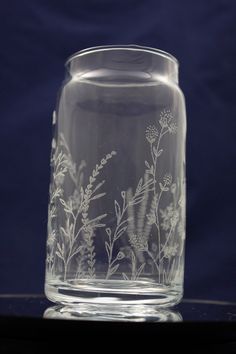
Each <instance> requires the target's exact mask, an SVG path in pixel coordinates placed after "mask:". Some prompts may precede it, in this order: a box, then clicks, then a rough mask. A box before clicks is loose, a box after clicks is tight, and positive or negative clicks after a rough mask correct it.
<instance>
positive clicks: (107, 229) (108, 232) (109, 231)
mask: <svg viewBox="0 0 236 354" xmlns="http://www.w3.org/2000/svg"><path fill="white" fill-rule="evenodd" d="M106 233H107V234H108V236H111V229H110V228H109V227H107V228H106Z"/></svg>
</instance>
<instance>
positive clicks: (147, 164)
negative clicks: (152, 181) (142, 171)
mask: <svg viewBox="0 0 236 354" xmlns="http://www.w3.org/2000/svg"><path fill="white" fill-rule="evenodd" d="M145 165H146V166H147V168H149V169H150V168H151V166H150V165H149V163H148V162H147V161H145Z"/></svg>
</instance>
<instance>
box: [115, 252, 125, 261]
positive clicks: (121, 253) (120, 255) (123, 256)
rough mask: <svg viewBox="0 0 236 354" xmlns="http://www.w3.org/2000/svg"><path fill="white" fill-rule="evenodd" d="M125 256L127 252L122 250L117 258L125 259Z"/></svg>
mask: <svg viewBox="0 0 236 354" xmlns="http://www.w3.org/2000/svg"><path fill="white" fill-rule="evenodd" d="M123 258H125V254H124V252H121V251H120V252H119V253H118V255H117V257H116V259H118V260H121V259H123Z"/></svg>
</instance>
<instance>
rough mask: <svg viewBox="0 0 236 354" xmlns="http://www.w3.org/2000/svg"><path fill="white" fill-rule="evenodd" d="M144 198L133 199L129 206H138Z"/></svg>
mask: <svg viewBox="0 0 236 354" xmlns="http://www.w3.org/2000/svg"><path fill="white" fill-rule="evenodd" d="M144 198H145V196H142V197H138V198H134V199H133V200H131V201H130V202H129V204H130V205H135V204H139V203H141V202H142V201H143V200H144Z"/></svg>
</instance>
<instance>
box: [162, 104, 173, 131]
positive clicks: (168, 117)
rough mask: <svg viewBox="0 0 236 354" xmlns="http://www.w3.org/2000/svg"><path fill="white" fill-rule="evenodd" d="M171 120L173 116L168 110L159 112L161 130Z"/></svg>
mask: <svg viewBox="0 0 236 354" xmlns="http://www.w3.org/2000/svg"><path fill="white" fill-rule="evenodd" d="M172 119H173V115H172V113H171V111H170V110H169V109H163V111H161V113H160V120H159V123H160V125H161V127H162V128H167V127H168V124H169V123H170V122H171V121H172Z"/></svg>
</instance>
